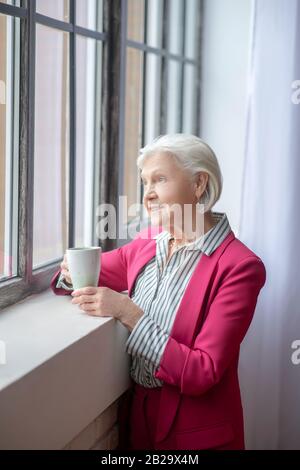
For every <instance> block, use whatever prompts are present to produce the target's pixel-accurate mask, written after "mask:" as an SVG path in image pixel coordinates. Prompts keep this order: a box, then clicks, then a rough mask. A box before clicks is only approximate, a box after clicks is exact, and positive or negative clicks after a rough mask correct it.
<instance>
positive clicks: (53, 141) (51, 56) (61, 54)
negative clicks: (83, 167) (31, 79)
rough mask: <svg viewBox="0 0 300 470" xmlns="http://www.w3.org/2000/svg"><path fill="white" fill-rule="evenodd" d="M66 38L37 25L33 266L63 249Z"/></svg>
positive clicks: (66, 109)
mask: <svg viewBox="0 0 300 470" xmlns="http://www.w3.org/2000/svg"><path fill="white" fill-rule="evenodd" d="M68 61H69V43H68V34H67V33H64V32H61V31H58V30H55V29H51V28H47V27H45V26H42V25H37V28H36V82H35V154H34V220H33V229H34V230H33V233H34V235H33V266H34V267H37V266H38V265H40V264H43V263H46V262H49V261H51V260H54V259H57V258H59V257H61V256H62V255H63V253H64V252H65V249H66V246H67V214H68V212H67V207H68V184H67V175H68V155H69V108H68V96H69V67H68Z"/></svg>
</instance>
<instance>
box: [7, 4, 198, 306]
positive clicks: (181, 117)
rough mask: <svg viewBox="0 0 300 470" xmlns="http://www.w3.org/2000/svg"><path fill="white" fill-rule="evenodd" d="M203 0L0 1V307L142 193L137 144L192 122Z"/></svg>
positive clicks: (39, 283)
mask: <svg viewBox="0 0 300 470" xmlns="http://www.w3.org/2000/svg"><path fill="white" fill-rule="evenodd" d="M201 3H202V2H201V1H199V0H188V1H185V0H151V1H149V0H51V1H49V0H7V1H4V0H0V308H3V307H5V306H7V305H9V304H11V303H14V302H17V301H18V300H20V299H22V298H24V297H26V296H27V295H29V294H31V293H35V292H39V291H42V290H43V289H45V288H47V287H49V282H50V279H51V277H52V275H53V274H54V272H55V271H56V270H57V269H58V267H59V264H60V262H61V259H62V256H63V254H64V253H65V250H66V248H68V247H72V246H82V245H98V244H99V243H100V244H101V246H102V248H103V249H104V250H105V249H112V248H114V247H115V246H117V241H116V240H109V239H108V240H99V239H98V236H97V231H96V226H97V223H98V219H97V216H98V214H97V206H98V205H99V204H100V203H102V202H104V203H111V204H113V205H114V206H115V207H116V208H118V202H119V201H118V196H119V194H120V195H123V194H124V195H126V196H128V203H129V204H132V203H138V202H140V201H141V198H142V191H141V186H140V182H139V177H138V174H137V168H136V158H137V155H138V150H139V148H140V146H142V145H145V144H146V143H147V142H149V141H150V140H152V139H153V138H154V137H156V136H158V135H159V134H162V133H166V132H182V131H184V132H193V133H198V132H199V109H198V108H199V101H200V100H199V70H200V66H199V30H200V28H199V22H200V12H201V8H200V7H201Z"/></svg>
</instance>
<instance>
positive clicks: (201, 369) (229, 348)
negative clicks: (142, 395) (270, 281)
mask: <svg viewBox="0 0 300 470" xmlns="http://www.w3.org/2000/svg"><path fill="white" fill-rule="evenodd" d="M265 281H266V270H265V267H264V264H263V262H262V261H261V260H260V258H258V257H254V256H249V257H247V258H245V259H244V260H242V261H240V262H239V263H238V264H237V265H236V266H234V267H233V268H232V269H231V271H230V272H229V273H228V274H227V276H226V277H225V279H224V280H223V282H222V284H221V286H220V287H219V289H218V292H217V295H216V296H215V298H214V300H213V301H212V303H211V305H210V308H209V311H208V314H207V317H206V319H205V321H204V323H203V326H202V328H201V330H200V332H199V334H198V335H197V337H196V339H195V342H194V345H193V347H192V348H189V347H188V346H187V345H185V344H181V343H179V342H177V341H176V340H175V339H174V338H172V337H171V336H170V337H169V340H168V343H167V345H166V347H165V350H164V353H163V355H162V358H161V362H160V365H159V367H158V369H157V370H156V372H155V377H157V378H158V379H161V380H163V381H165V382H166V383H168V384H170V385H174V386H176V387H179V388H180V391H181V393H183V394H186V395H191V396H197V395H201V394H203V393H205V392H206V391H207V390H209V389H210V388H211V387H213V386H214V385H215V384H217V383H218V382H219V381H220V379H221V378H222V375H223V374H224V372H225V371H226V369H227V368H228V367H229V366H230V364H231V362H232V361H233V359H234V358H235V356H236V354H237V353H238V351H239V347H240V344H241V342H242V340H243V338H244V336H245V334H246V332H247V330H248V328H249V325H250V323H251V320H252V317H253V314H254V311H255V307H256V303H257V297H258V294H259V292H260V290H261V288H262V287H263V285H264V284H265Z"/></svg>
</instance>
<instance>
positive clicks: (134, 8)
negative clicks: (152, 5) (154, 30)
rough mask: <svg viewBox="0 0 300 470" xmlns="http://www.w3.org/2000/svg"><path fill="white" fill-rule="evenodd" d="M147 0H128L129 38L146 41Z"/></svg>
mask: <svg viewBox="0 0 300 470" xmlns="http://www.w3.org/2000/svg"><path fill="white" fill-rule="evenodd" d="M144 24H145V0H128V11H127V38H128V39H132V40H133V41H138V42H144Z"/></svg>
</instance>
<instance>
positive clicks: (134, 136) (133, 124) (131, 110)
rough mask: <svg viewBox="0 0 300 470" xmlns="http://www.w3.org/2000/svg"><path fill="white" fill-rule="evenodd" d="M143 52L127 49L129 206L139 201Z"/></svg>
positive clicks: (126, 174) (126, 182) (126, 189)
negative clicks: (138, 163) (138, 164)
mask: <svg viewBox="0 0 300 470" xmlns="http://www.w3.org/2000/svg"><path fill="white" fill-rule="evenodd" d="M142 113H143V52H141V51H137V50H136V49H131V48H128V49H127V65H126V97H125V149H124V160H125V163H124V195H126V196H127V197H128V206H129V205H131V204H135V203H138V202H139V199H140V192H139V191H140V184H139V181H138V173H137V165H136V159H137V157H138V154H139V149H140V146H141V141H142V115H143V114H142Z"/></svg>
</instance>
